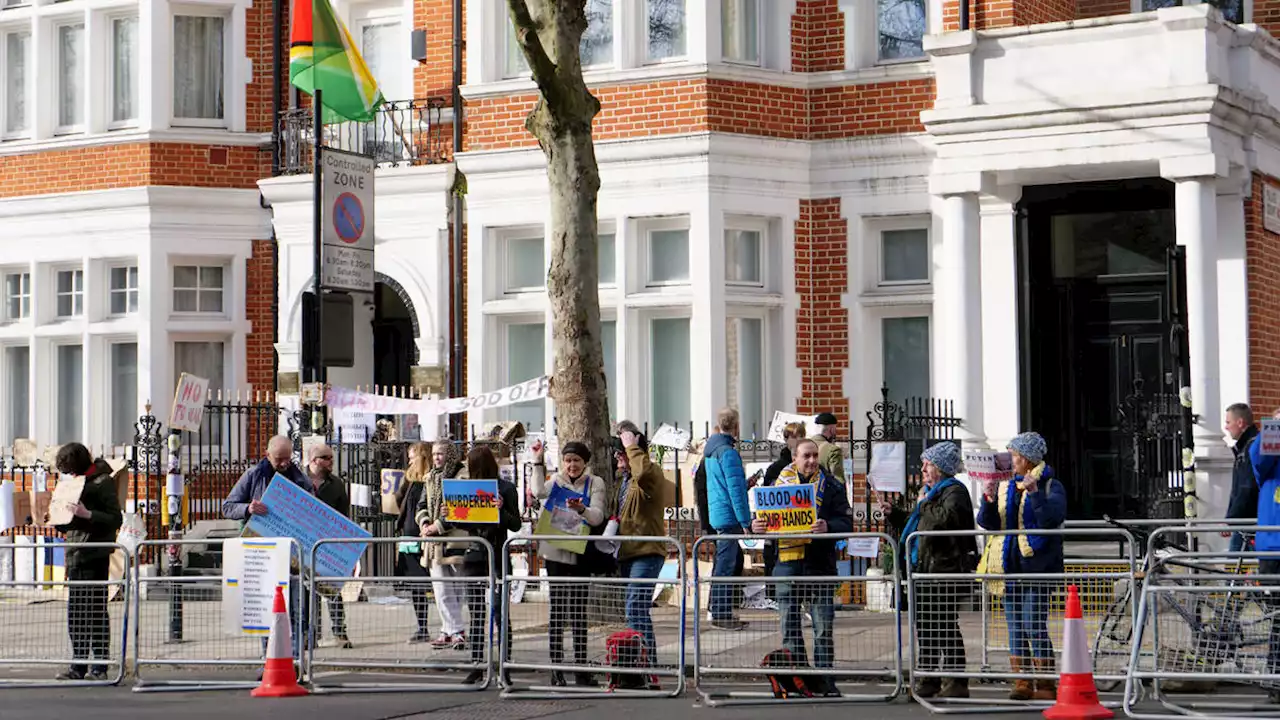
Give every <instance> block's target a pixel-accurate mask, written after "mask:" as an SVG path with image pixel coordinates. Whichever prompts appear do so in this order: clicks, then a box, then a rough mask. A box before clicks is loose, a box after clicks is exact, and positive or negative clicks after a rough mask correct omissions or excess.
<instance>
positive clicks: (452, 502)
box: [442, 480, 498, 524]
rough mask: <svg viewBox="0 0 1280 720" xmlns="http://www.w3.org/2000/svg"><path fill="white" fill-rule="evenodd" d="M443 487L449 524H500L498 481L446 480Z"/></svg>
mask: <svg viewBox="0 0 1280 720" xmlns="http://www.w3.org/2000/svg"><path fill="white" fill-rule="evenodd" d="M442 485H443V488H444V508H445V520H446V521H447V522H455V523H490V524H492V523H496V522H498V481H497V480H445V481H443V483H442Z"/></svg>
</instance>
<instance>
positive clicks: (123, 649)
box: [0, 543, 130, 688]
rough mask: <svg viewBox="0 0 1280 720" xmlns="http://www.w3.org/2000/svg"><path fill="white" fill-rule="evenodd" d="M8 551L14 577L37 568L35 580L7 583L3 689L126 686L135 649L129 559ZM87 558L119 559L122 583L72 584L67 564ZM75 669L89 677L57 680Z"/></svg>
mask: <svg viewBox="0 0 1280 720" xmlns="http://www.w3.org/2000/svg"><path fill="white" fill-rule="evenodd" d="M5 551H6V552H11V553H12V554H13V559H14V563H13V566H14V568H15V569H16V568H31V574H32V575H33V579H32V580H26V579H20V580H12V581H4V582H0V627H4V628H6V633H5V639H4V643H3V648H2V649H0V687H27V688H31V687H46V686H51V685H55V684H57V685H117V684H119V683H120V682H121V681H122V680H123V679H124V673H125V657H126V653H127V645H128V624H129V623H128V614H129V591H130V587H129V578H128V573H129V569H130V568H129V562H128V558H129V557H130V555H129V551H128V550H127V549H126V548H125V547H124V546H122V545H119V544H117V543H47V544H32V545H17V546H15V547H13V548H12V549H9V548H5ZM84 553H92V554H98V555H101V556H104V557H105V556H110V555H112V554H115V553H119V554H120V556H121V557H123V558H125V562H124V563H123V576H122V577H120V578H116V579H109V578H103V579H101V580H80V579H75V580H72V579H68V578H67V573H66V572H65V570H66V568H67V566H68V564H72V565H75V564H76V563H77V562H78V561H79V559H78V558H77V557H76V556H77V555H80V556H81V558H83V554H84ZM49 561H52V563H50V562H49ZM104 562H106V561H104ZM73 574H76V575H77V576H79V573H73ZM72 666H76V667H77V668H78V669H80V670H82V671H83V672H84V673H85V677H84V678H82V679H68V680H64V681H58V680H55V677H56V676H57V675H58V674H59V673H65V672H67V671H68V670H69V669H70V668H71V667H72ZM94 671H99V672H94Z"/></svg>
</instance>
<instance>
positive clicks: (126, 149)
mask: <svg viewBox="0 0 1280 720" xmlns="http://www.w3.org/2000/svg"><path fill="white" fill-rule="evenodd" d="M270 174H271V152H270V151H269V150H261V149H259V148H254V147H210V146H208V145H189V144H180V143H155V144H147V143H127V144H121V145H106V146H101V147H86V148H71V149H68V150H49V151H46V152H39V153H31V154H28V155H11V156H6V157H3V158H0V177H4V178H6V180H8V182H5V183H0V197H18V196H22V195H43V194H48V193H60V192H75V191H80V190H109V189H113V188H123V187H139V186H142V185H175V186H187V187H217V188H256V187H257V183H258V180H259V179H261V178H264V177H267V176H269V175H270Z"/></svg>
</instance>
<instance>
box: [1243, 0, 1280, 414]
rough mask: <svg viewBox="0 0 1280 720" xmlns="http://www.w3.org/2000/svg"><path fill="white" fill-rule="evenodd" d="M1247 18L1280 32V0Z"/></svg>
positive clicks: (1258, 6)
mask: <svg viewBox="0 0 1280 720" xmlns="http://www.w3.org/2000/svg"><path fill="white" fill-rule="evenodd" d="M1245 20H1248V21H1249V22H1252V23H1257V24H1258V25H1261V26H1262V28H1263V29H1264V30H1266V31H1267V32H1269V33H1271V34H1272V35H1276V34H1280V0H1253V13H1252V15H1250V16H1249V17H1246V18H1245ZM1273 409H1274V408H1273Z"/></svg>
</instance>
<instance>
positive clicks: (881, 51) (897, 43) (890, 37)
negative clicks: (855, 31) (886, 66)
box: [876, 0, 929, 62]
mask: <svg viewBox="0 0 1280 720" xmlns="http://www.w3.org/2000/svg"><path fill="white" fill-rule="evenodd" d="M927 2H928V0H876V30H877V35H878V42H877V43H876V53H877V54H876V57H877V59H878V60H879V61H880V62H894V61H901V60H921V59H923V58H924V36H925V35H926V34H927V33H928V25H929V23H928V16H927V15H926V10H925V8H926V5H927Z"/></svg>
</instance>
